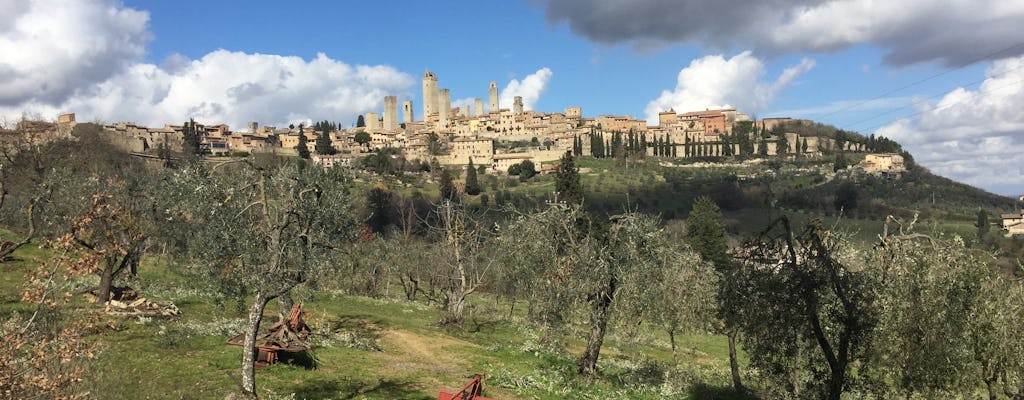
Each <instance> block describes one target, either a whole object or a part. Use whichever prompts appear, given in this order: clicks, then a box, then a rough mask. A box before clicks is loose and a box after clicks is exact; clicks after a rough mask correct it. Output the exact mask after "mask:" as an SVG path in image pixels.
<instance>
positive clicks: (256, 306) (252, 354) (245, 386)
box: [242, 291, 271, 398]
mask: <svg viewBox="0 0 1024 400" xmlns="http://www.w3.org/2000/svg"><path fill="white" fill-rule="evenodd" d="M270 300H271V298H270V297H269V296H267V295H266V294H264V293H263V292H262V291H258V292H256V297H255V298H253V300H252V307H251V308H250V309H249V322H248V324H246V327H245V340H244V341H243V342H242V394H243V395H245V396H247V397H251V398H256V366H255V364H256V334H257V333H258V332H259V329H260V322H261V321H262V320H263V310H264V309H266V307H267V303H269V302H270Z"/></svg>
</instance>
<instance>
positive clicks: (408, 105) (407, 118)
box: [402, 100, 416, 124]
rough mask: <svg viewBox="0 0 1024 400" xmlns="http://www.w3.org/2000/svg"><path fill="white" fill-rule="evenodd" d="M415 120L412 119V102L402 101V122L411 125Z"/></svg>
mask: <svg viewBox="0 0 1024 400" xmlns="http://www.w3.org/2000/svg"><path fill="white" fill-rule="evenodd" d="M415 120H416V118H415V117H414V114H413V111H412V100H406V101H403V102H402V122H404V123H407V124H408V123H412V121H415Z"/></svg>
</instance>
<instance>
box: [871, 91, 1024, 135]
mask: <svg viewBox="0 0 1024 400" xmlns="http://www.w3.org/2000/svg"><path fill="white" fill-rule="evenodd" d="M1021 82H1024V79H1018V80H1016V81H1013V82H1011V83H1008V84H1006V85H1002V86H998V87H994V88H990V89H989V90H979V91H977V92H971V95H970V96H968V97H965V98H963V99H960V100H958V101H954V102H952V103H949V104H946V105H944V106H942V107H937V108H932V109H928V110H923V111H918V112H916V113H913V114H910V115H906V116H902V117H900V118H896V119H893V120H888V121H886V122H883V123H881V124H877V125H873V126H871V127H869V128H867V129H865V131H871V130H873V129H876V128H880V127H882V126H884V125H887V124H890V123H892V122H895V121H897V120H900V119H903V118H911V117H916V116H918V115H921V114H924V113H927V112H934V111H939V110H944V109H947V108H950V107H952V106H955V105H957V104H960V103H963V102H965V101H967V100H974V98H975V97H977V96H978V95H980V94H984V93H991V92H994V91H996V90H1000V89H1005V88H1008V87H1010V86H1014V85H1017V84H1019V83H1021Z"/></svg>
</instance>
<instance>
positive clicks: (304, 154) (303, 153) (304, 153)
mask: <svg viewBox="0 0 1024 400" xmlns="http://www.w3.org/2000/svg"><path fill="white" fill-rule="evenodd" d="M295 151H297V152H298V153H299V158H302V159H306V160H308V159H309V147H308V146H307V145H306V135H305V134H303V133H302V124H299V144H296V145H295Z"/></svg>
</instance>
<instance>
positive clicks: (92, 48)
mask: <svg viewBox="0 0 1024 400" xmlns="http://www.w3.org/2000/svg"><path fill="white" fill-rule="evenodd" d="M0 14H2V15H3V16H4V17H3V18H0V19H2V20H3V21H2V22H0V54H3V57H2V58H0V82H3V84H2V85H0V104H12V103H21V102H26V101H30V100H37V101H42V102H56V101H60V100H61V99H64V98H66V97H68V96H69V95H71V94H72V93H74V92H76V91H79V90H82V89H84V88H86V87H87V86H88V85H89V84H90V83H92V82H98V81H102V80H105V79H107V78H109V77H111V76H113V75H114V74H116V73H118V72H119V71H121V70H122V69H123V68H124V67H125V66H127V65H128V64H130V63H132V62H133V61H134V60H136V59H138V58H139V57H141V56H142V55H143V54H144V53H145V50H146V49H145V47H146V43H147V42H148V41H149V39H150V34H149V31H148V30H147V24H148V23H149V14H148V13H146V12H144V11H138V10H134V9H131V8H124V7H121V6H119V5H118V4H117V3H116V2H115V1H114V0H101V1H85V0H73V1H68V0H6V1H3V2H0Z"/></svg>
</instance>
